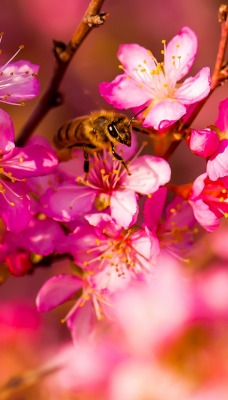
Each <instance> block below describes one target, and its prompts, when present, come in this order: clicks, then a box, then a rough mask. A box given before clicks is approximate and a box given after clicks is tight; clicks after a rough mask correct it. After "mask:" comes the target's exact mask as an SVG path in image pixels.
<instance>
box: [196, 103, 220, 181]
mask: <svg viewBox="0 0 228 400" xmlns="http://www.w3.org/2000/svg"><path fill="white" fill-rule="evenodd" d="M188 144H189V147H190V149H191V151H192V152H193V153H194V154H197V155H199V156H201V157H204V158H207V168H206V171H207V174H208V176H209V178H210V179H211V180H212V181H216V180H217V179H219V178H223V177H225V176H228V161H227V160H228V99H225V100H224V101H222V102H221V103H220V104H219V114H218V119H217V121H216V126H214V130H212V129H210V128H207V129H202V130H192V131H191V134H190V138H189V140H188Z"/></svg>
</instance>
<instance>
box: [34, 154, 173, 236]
mask: <svg viewBox="0 0 228 400" xmlns="http://www.w3.org/2000/svg"><path fill="white" fill-rule="evenodd" d="M82 165H83V162H82V159H80V158H77V159H76V158H74V159H73V160H70V161H68V162H65V163H61V164H60V166H59V170H60V172H61V175H62V177H63V178H64V182H63V183H61V184H60V185H59V186H58V187H57V188H55V189H51V188H50V189H49V190H48V191H47V192H46V194H45V195H44V196H43V197H42V198H41V201H42V204H43V206H44V207H45V213H46V214H47V215H49V216H50V217H52V218H55V219H57V220H60V221H71V220H74V219H77V218H78V217H79V216H80V215H81V214H84V213H87V212H89V211H91V210H92V207H93V206H94V207H95V209H96V210H98V211H103V210H105V209H109V210H110V214H111V217H112V218H113V219H114V220H115V221H116V223H117V224H119V225H121V226H123V227H124V228H125V229H126V228H128V227H129V225H130V224H131V223H132V222H133V221H134V220H135V218H136V217H137V214H138V204H137V200H138V195H137V194H138V193H139V194H141V195H148V194H150V193H153V192H155V191H156V190H157V189H158V188H159V187H160V186H161V185H164V184H165V183H167V182H168V181H169V179H170V175H171V170H170V166H169V164H168V163H167V161H165V160H163V159H162V158H159V157H154V156H149V155H144V156H140V157H138V158H136V159H132V160H131V161H130V162H129V164H128V165H129V169H130V172H131V175H130V176H129V175H128V174H127V171H126V169H125V168H122V166H121V164H120V163H119V162H118V161H116V160H113V158H112V157H111V156H110V155H109V154H108V153H104V155H102V156H99V155H97V156H94V162H93V166H92V168H91V170H90V172H89V175H88V180H87V181H84V179H83V178H82V176H80V175H78V174H80V172H81V171H80V169H81V167H82ZM82 175H83V173H82ZM67 180H68V182H67ZM72 181H73V182H72ZM75 181H76V182H75Z"/></svg>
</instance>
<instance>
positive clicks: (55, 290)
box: [36, 274, 82, 312]
mask: <svg viewBox="0 0 228 400" xmlns="http://www.w3.org/2000/svg"><path fill="white" fill-rule="evenodd" d="M81 286H82V280H81V279H80V278H78V277H77V276H74V275H66V274H60V275H56V276H53V277H52V278H50V279H49V280H48V281H46V282H45V284H44V285H43V286H42V288H41V289H40V291H39V293H38V295H37V298H36V305H37V309H38V311H40V312H45V311H49V310H51V309H52V308H55V307H57V306H58V305H60V304H63V303H65V301H67V300H69V299H70V298H71V297H72V296H73V295H74V294H75V293H76V292H77V291H78V290H79V289H80V288H81Z"/></svg>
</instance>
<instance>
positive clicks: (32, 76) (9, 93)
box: [0, 34, 40, 105]
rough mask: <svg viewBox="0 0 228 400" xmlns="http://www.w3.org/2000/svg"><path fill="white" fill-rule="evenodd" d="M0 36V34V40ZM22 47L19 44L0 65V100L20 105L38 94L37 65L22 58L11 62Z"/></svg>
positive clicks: (0, 36)
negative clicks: (8, 58)
mask: <svg viewBox="0 0 228 400" xmlns="http://www.w3.org/2000/svg"><path fill="white" fill-rule="evenodd" d="M2 36H3V35H2V34H1V35H0V42H1V39H2ZM22 48H23V46H20V47H19V50H18V51H17V52H16V53H15V55H14V56H13V57H12V58H11V59H10V60H9V61H8V62H7V63H6V64H4V65H3V66H1V67H0V101H2V102H3V103H8V104H19V105H20V104H21V103H22V102H23V101H25V100H31V99H33V98H34V97H35V96H37V95H38V94H39V91H40V86H39V81H38V79H37V74H38V71H39V66H38V65H35V64H31V63H30V62H29V61H24V60H21V61H17V62H14V63H11V61H12V59H13V58H14V57H15V56H16V55H17V54H18V53H19V51H20V50H21V49H22Z"/></svg>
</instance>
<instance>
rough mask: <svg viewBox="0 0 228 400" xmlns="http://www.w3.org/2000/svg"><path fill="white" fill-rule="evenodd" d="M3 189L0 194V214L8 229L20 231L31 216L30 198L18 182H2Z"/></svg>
mask: <svg viewBox="0 0 228 400" xmlns="http://www.w3.org/2000/svg"><path fill="white" fill-rule="evenodd" d="M4 190H5V192H4V195H3V194H0V215H1V216H2V218H3V219H4V221H5V223H6V226H7V229H8V230H9V231H13V232H20V231H22V230H23V229H24V228H25V227H26V226H27V225H28V223H29V221H30V218H31V213H30V199H29V197H28V196H27V195H25V194H24V193H23V190H22V188H21V185H20V183H11V182H7V183H6V182H4Z"/></svg>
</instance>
